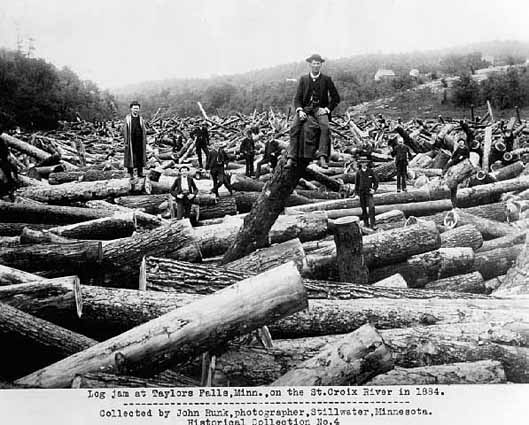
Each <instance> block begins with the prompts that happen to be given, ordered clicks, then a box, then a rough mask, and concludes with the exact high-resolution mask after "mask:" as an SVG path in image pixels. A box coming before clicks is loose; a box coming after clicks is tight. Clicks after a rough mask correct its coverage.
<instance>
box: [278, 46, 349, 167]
mask: <svg viewBox="0 0 529 425" xmlns="http://www.w3.org/2000/svg"><path fill="white" fill-rule="evenodd" d="M306 61H307V62H308V63H309V64H310V69H311V71H310V73H309V74H308V75H303V76H302V77H301V78H300V80H299V84H298V88H297V91H296V95H295V97H294V108H296V115H295V117H294V121H293V122H292V126H291V127H290V145H289V149H288V153H287V159H288V160H287V164H286V168H291V167H293V166H295V165H296V164H297V159H298V158H300V155H299V153H300V148H299V143H300V134H301V132H302V127H303V125H304V123H305V122H306V121H307V119H308V118H309V117H312V118H313V119H314V120H315V121H317V123H318V125H319V128H320V135H319V140H318V143H317V149H316V151H315V152H314V157H315V158H317V159H318V160H319V165H320V167H322V168H327V159H328V157H329V153H330V148H331V140H330V129H329V119H330V116H331V112H332V111H333V109H334V108H336V106H338V103H340V96H339V95H338V91H337V90H336V87H335V86H334V83H333V81H332V79H331V77H329V76H327V75H323V74H322V73H321V72H320V71H321V65H322V63H323V62H324V59H323V58H322V57H321V56H320V55H318V54H314V55H312V56H310V57H309V58H307V59H306ZM306 142H307V140H306V141H305V143H306Z"/></svg>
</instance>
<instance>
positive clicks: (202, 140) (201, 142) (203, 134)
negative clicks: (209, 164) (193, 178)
mask: <svg viewBox="0 0 529 425" xmlns="http://www.w3.org/2000/svg"><path fill="white" fill-rule="evenodd" d="M191 136H192V137H195V149H196V152H197V156H198V166H199V167H200V168H202V165H203V164H202V152H204V156H205V159H206V161H207V160H208V155H209V149H208V145H209V132H208V126H207V124H206V123H203V124H202V126H201V127H197V128H196V130H195V131H194V132H193V134H192V135H191Z"/></svg>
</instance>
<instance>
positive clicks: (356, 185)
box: [355, 171, 360, 195]
mask: <svg viewBox="0 0 529 425" xmlns="http://www.w3.org/2000/svg"><path fill="white" fill-rule="evenodd" d="M358 189H360V173H359V172H358V171H357V172H356V176H355V195H358Z"/></svg>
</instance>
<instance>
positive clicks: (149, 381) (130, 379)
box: [72, 373, 200, 388]
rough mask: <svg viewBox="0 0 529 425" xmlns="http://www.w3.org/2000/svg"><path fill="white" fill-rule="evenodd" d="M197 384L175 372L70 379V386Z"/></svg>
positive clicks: (143, 386) (116, 386) (194, 385)
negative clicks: (155, 374)
mask: <svg viewBox="0 0 529 425" xmlns="http://www.w3.org/2000/svg"><path fill="white" fill-rule="evenodd" d="M199 386H200V382H199V381H196V380H194V379H192V378H188V377H187V376H183V375H180V374H177V373H174V374H171V375H170V376H168V377H165V376H164V374H163V373H162V374H160V375H158V376H156V377H153V378H142V377H138V376H130V375H114V374H111V373H85V374H83V375H77V376H76V377H75V378H74V379H73V381H72V388H164V387H173V388H174V387H199Z"/></svg>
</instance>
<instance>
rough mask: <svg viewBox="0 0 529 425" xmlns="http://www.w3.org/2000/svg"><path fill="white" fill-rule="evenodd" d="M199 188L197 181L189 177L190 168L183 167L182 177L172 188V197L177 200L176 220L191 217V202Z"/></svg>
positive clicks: (176, 180) (179, 177)
mask: <svg viewBox="0 0 529 425" xmlns="http://www.w3.org/2000/svg"><path fill="white" fill-rule="evenodd" d="M197 193H198V188H197V185H196V184H195V180H193V178H192V177H190V176H189V167H188V166H187V165H182V166H181V167H180V175H179V176H178V177H177V178H176V179H175V181H174V183H173V186H172V187H171V195H173V196H174V198H175V200H176V218H177V220H180V219H182V218H183V217H189V213H190V211H191V202H192V201H193V199H195V197H196V196H197Z"/></svg>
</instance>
